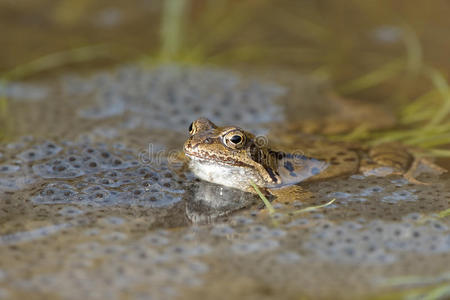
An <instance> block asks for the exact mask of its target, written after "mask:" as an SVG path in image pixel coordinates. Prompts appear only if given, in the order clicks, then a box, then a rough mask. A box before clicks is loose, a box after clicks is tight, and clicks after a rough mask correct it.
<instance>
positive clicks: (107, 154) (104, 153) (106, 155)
mask: <svg viewBox="0 0 450 300" xmlns="http://www.w3.org/2000/svg"><path fill="white" fill-rule="evenodd" d="M101 155H102V157H103V158H108V157H110V154H109V153H108V152H102V154H101Z"/></svg>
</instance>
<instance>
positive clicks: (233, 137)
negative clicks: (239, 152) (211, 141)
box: [223, 131, 246, 149]
mask: <svg viewBox="0 0 450 300" xmlns="http://www.w3.org/2000/svg"><path fill="white" fill-rule="evenodd" d="M223 141H224V143H225V145H226V146H227V147H229V148H232V149H238V148H240V147H242V146H243V145H244V144H245V141H246V139H245V135H244V133H242V132H240V131H232V132H229V133H227V134H226V135H225V136H224V137H223Z"/></svg>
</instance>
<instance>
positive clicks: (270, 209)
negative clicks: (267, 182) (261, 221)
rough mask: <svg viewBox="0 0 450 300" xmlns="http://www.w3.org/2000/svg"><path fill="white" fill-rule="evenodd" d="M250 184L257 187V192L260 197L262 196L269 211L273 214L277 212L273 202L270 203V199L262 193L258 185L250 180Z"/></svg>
mask: <svg viewBox="0 0 450 300" xmlns="http://www.w3.org/2000/svg"><path fill="white" fill-rule="evenodd" d="M250 184H251V185H252V187H253V188H254V189H255V191H256V193H257V194H258V196H259V198H261V200H262V201H263V202H264V205H265V206H266V207H267V209H268V210H269V213H270V214H273V213H274V212H275V208H273V206H272V204H270V201H269V200H268V199H267V198H266V196H264V194H263V193H261V191H260V190H259V188H258V186H257V185H256V184H255V183H254V182H253V181H250Z"/></svg>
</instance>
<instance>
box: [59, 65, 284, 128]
mask: <svg viewBox="0 0 450 300" xmlns="http://www.w3.org/2000/svg"><path fill="white" fill-rule="evenodd" d="M63 91H64V92H65V94H66V95H67V96H69V97H80V96H83V97H86V96H89V95H90V96H92V97H93V98H94V99H95V100H96V102H97V104H96V106H94V107H86V108H82V109H80V111H79V115H80V116H81V117H83V118H88V119H104V118H109V117H114V116H119V115H122V114H124V113H128V116H129V118H128V120H127V121H126V122H124V123H123V124H122V126H123V127H125V128H135V127H138V126H143V127H145V128H151V129H154V128H163V129H172V130H177V131H182V132H184V131H185V130H186V126H187V124H189V123H190V122H191V121H192V120H195V119H197V118H198V117H199V116H204V117H210V118H213V119H214V120H217V122H219V123H229V122H232V123H233V124H239V125H242V126H245V125H247V126H250V125H251V126H254V125H255V124H261V123H267V122H269V121H279V120H281V119H282V116H283V113H282V111H281V107H280V106H279V105H277V104H275V100H276V99H277V98H279V97H280V96H282V95H284V94H285V89H284V88H282V87H281V86H279V85H277V84H274V83H268V82H260V81H255V80H253V81H249V80H243V79H242V78H240V77H239V76H238V75H237V74H235V73H233V72H228V71H223V70H215V69H205V68H194V67H178V66H170V65H167V66H160V67H157V68H154V69H140V68H137V67H122V68H119V69H118V70H117V71H116V72H115V73H112V74H110V73H100V74H97V75H94V76H93V77H92V78H88V79H82V78H78V77H68V78H66V79H65V80H64V81H63ZM222 108H226V109H222ZM167 116H170V118H167Z"/></svg>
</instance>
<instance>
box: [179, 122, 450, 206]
mask: <svg viewBox="0 0 450 300" xmlns="http://www.w3.org/2000/svg"><path fill="white" fill-rule="evenodd" d="M188 129H189V137H188V139H187V140H186V141H185V143H184V146H183V150H184V154H185V155H186V157H187V158H188V159H189V163H188V164H189V168H190V170H191V171H192V172H193V173H194V174H195V175H196V176H197V177H198V178H200V179H202V180H205V181H208V182H212V183H215V184H219V185H223V186H226V187H231V188H235V189H239V190H242V191H245V192H251V193H255V188H254V186H255V185H256V186H257V187H258V188H259V189H261V190H262V191H263V192H264V193H266V194H268V195H274V196H276V197H278V198H279V197H285V194H286V193H285V192H283V191H286V190H287V189H288V190H289V191H288V194H289V195H291V196H292V195H294V197H290V198H296V196H298V195H300V194H302V193H304V192H305V191H304V190H303V189H301V188H298V186H299V184H300V183H302V182H308V181H313V180H325V179H327V178H332V177H337V176H341V175H351V174H356V173H363V174H364V175H375V176H387V175H390V174H401V175H403V176H404V177H405V178H406V179H407V180H408V181H410V182H412V183H415V184H423V183H422V182H420V181H418V180H417V179H416V178H415V176H414V174H415V172H416V170H417V168H418V166H419V165H421V164H425V165H427V166H429V167H430V168H431V169H432V170H433V171H435V172H436V173H439V174H441V173H443V172H445V171H446V170H444V169H442V168H440V167H439V166H437V165H434V164H433V163H431V162H429V161H424V160H423V158H416V157H415V156H414V155H413V154H411V153H410V152H409V151H408V150H407V149H406V147H404V146H402V145H400V144H395V143H390V144H381V145H378V146H374V147H365V146H361V145H358V144H354V143H341V142H332V141H327V140H326V139H324V138H320V137H311V136H307V135H302V134H296V135H295V137H291V141H289V142H286V139H284V140H285V147H286V148H288V151H285V150H278V149H277V148H274V147H273V146H272V145H271V144H270V143H269V142H268V139H266V138H265V137H261V136H256V135H254V134H253V133H251V132H248V131H246V130H244V129H242V128H240V127H238V126H232V125H231V126H217V125H216V124H214V123H213V122H212V121H210V120H209V119H207V118H199V119H197V120H195V121H194V122H192V123H191V124H190V126H189V128H188ZM276 139H277V138H276V137H275V140H276ZM288 140H289V139H288ZM280 144H283V143H280ZM292 145H296V147H292Z"/></svg>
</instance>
